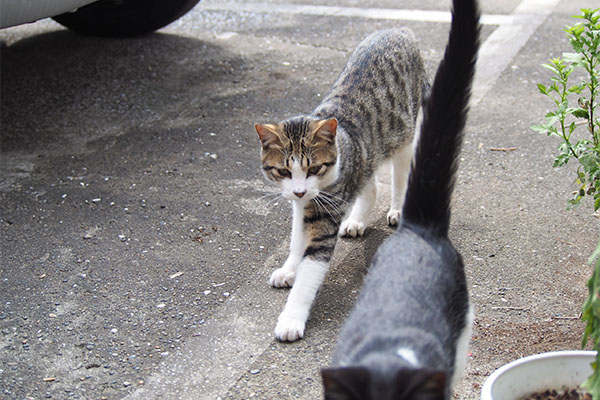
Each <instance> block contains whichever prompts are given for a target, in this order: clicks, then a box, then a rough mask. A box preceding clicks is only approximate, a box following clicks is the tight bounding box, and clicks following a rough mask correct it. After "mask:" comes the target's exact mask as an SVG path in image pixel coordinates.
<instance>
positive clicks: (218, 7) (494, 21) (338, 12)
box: [200, 1, 514, 25]
mask: <svg viewBox="0 0 600 400" xmlns="http://www.w3.org/2000/svg"><path fill="white" fill-rule="evenodd" d="M200 6H201V8H202V9H204V10H212V11H235V12H254V13H279V14H291V15H318V16H332V17H354V18H368V19H380V20H394V21H418V22H446V23H449V22H450V20H451V14H450V12H449V11H436V10H408V9H395V8H361V7H334V6H317V5H305V4H270V3H260V2H259V3H234V2H210V1H208V2H206V1H203V2H202V3H200ZM513 19H514V17H513V16H512V15H483V16H482V18H481V23H482V24H484V25H502V24H511V23H513Z"/></svg>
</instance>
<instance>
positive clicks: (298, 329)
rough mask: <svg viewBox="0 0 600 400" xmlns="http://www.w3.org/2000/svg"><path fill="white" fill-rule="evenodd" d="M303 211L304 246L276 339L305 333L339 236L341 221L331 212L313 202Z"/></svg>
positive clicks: (300, 335)
mask: <svg viewBox="0 0 600 400" xmlns="http://www.w3.org/2000/svg"><path fill="white" fill-rule="evenodd" d="M304 212H305V213H304V218H303V220H302V221H303V222H304V227H303V231H304V236H303V237H304V238H305V242H304V243H305V250H304V253H303V257H302V261H301V262H300V264H299V265H298V269H297V274H296V280H295V282H294V286H293V287H292V290H291V291H290V294H289V296H288V299H287V302H286V304H285V307H284V309H283V311H282V312H281V314H280V315H279V319H278V320H277V326H276V327H275V336H276V337H277V339H279V340H281V341H287V342H293V341H295V340H298V339H300V338H302V337H303V336H304V327H305V325H306V320H307V319H308V314H309V312H310V308H311V306H312V303H313V301H314V300H315V297H316V295H317V291H318V290H319V288H320V287H321V284H322V283H323V280H324V279H325V274H327V270H328V269H329V262H330V260H331V255H332V253H333V249H334V247H335V243H336V240H337V228H338V225H337V223H336V221H334V220H333V218H332V217H331V214H330V213H318V212H317V211H316V210H315V208H314V206H313V205H312V204H309V205H308V206H307V207H306V208H305V210H304Z"/></svg>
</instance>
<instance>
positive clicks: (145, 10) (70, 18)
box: [53, 0, 199, 37]
mask: <svg viewBox="0 0 600 400" xmlns="http://www.w3.org/2000/svg"><path fill="white" fill-rule="evenodd" d="M198 1H199V0H100V1H97V2H95V3H92V4H89V5H87V6H85V7H81V8H80V9H78V10H77V11H75V12H70V13H65V14H61V15H58V16H56V17H54V18H53V19H54V20H55V21H56V22H58V23H60V24H61V25H64V26H66V27H67V28H69V29H71V30H73V31H75V32H78V33H81V34H84V35H93V36H107V37H130V36H137V35H143V34H145V33H149V32H152V31H155V30H157V29H160V28H162V27H163V26H165V25H168V24H169V23H171V22H173V21H175V20H176V19H177V18H179V17H181V16H182V15H184V14H185V13H187V12H188V11H189V10H191V9H192V8H193V7H194V6H195V5H196V4H197V3H198Z"/></svg>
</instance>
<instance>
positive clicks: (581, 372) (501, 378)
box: [481, 351, 596, 400]
mask: <svg viewBox="0 0 600 400" xmlns="http://www.w3.org/2000/svg"><path fill="white" fill-rule="evenodd" d="M595 357H596V352H595V351H553V352H549V353H542V354H536V355H533V356H529V357H524V358H521V359H519V360H516V361H513V362H511V363H509V364H506V365H504V366H502V367H500V368H499V369H497V370H496V371H495V372H494V373H493V374H492V375H490V376H489V377H488V378H487V379H486V381H485V384H484V385H483V389H482V391H481V400H516V399H518V398H520V397H522V396H525V395H528V394H530V393H534V392H538V391H545V390H546V389H557V390H559V389H562V388H563V387H564V386H567V387H570V388H575V387H576V386H578V385H581V384H582V383H583V382H585V380H586V379H587V378H588V377H589V376H590V375H591V374H592V366H591V363H592V362H593V361H594V358H595Z"/></svg>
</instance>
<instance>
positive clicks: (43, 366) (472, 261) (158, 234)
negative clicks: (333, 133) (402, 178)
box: [0, 0, 600, 399]
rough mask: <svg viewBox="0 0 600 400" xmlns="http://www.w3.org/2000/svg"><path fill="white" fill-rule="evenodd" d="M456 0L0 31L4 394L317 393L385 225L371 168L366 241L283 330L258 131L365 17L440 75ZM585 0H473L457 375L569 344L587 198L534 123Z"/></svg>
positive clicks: (313, 1) (308, 96) (236, 4)
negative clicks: (397, 34) (470, 320)
mask: <svg viewBox="0 0 600 400" xmlns="http://www.w3.org/2000/svg"><path fill="white" fill-rule="evenodd" d="M449 3H450V2H449V1H448V0H445V1H442V2H439V1H433V0H419V1H416V0H406V1H395V0H394V1H392V0H365V1H362V2H357V1H355V0H340V1H336V2H334V3H331V2H325V1H322V0H321V1H319V0H265V1H261V2H242V1H228V2H221V1H216V0H210V1H208V0H202V1H201V2H200V3H199V4H198V6H197V7H195V8H194V9H193V10H192V11H191V12H190V13H189V14H187V15H186V16H184V17H183V18H181V19H180V20H178V21H176V22H175V23H173V24H171V25H170V26H168V27H166V28H164V29H162V30H161V31H159V32H157V33H155V34H151V35H148V36H145V37H140V38H133V39H126V40H125V39H123V40H118V39H102V38H90V37H83V36H79V35H76V34H74V33H72V32H69V31H67V30H65V29H63V28H62V27H61V26H60V25H58V24H56V23H54V22H52V21H51V20H44V21H40V22H37V23H35V24H29V25H23V26H18V27H13V28H9V29H5V30H2V31H0V43H1V48H0V63H1V64H0V83H1V92H0V104H1V115H0V132H1V134H0V167H1V174H0V235H1V236H0V251H1V253H0V257H1V258H0V399H45V398H51V399H249V398H259V399H318V398H320V397H321V396H322V395H321V382H320V375H319V370H320V368H322V367H324V366H327V365H328V363H329V359H330V355H331V351H332V348H333V346H334V344H335V340H336V334H337V332H338V331H339V328H340V326H341V324H342V323H343V320H344V317H345V316H346V315H347V314H348V313H349V312H350V310H351V307H352V304H353V302H354V300H355V298H356V295H357V293H358V291H359V290H360V285H361V282H362V279H363V277H364V274H365V273H366V271H367V268H368V264H369V261H370V258H371V256H372V254H373V253H374V251H375V250H376V249H377V246H378V245H379V244H380V243H381V241H382V240H383V239H384V238H385V237H386V236H387V235H389V234H390V233H391V230H390V229H389V228H388V227H386V226H385V212H386V210H385V205H386V204H387V197H386V192H389V184H388V182H387V181H386V180H385V176H383V177H382V179H381V182H380V185H379V186H380V189H381V190H380V193H381V194H382V195H381V197H380V199H379V200H378V207H377V212H376V213H374V214H373V216H372V222H373V223H372V225H371V227H370V228H369V229H368V230H367V232H366V234H365V236H364V237H363V238H360V239H352V240H342V241H340V243H339V245H338V247H337V249H336V252H335V256H334V260H333V263H332V268H331V270H330V272H329V274H328V276H327V278H326V282H325V284H324V286H323V287H322V289H321V290H320V292H319V295H318V298H317V300H316V303H315V305H314V307H313V310H312V313H311V317H310V319H309V322H308V325H307V330H306V336H305V338H304V339H303V340H301V341H299V342H295V343H291V344H290V343H279V342H277V341H276V340H275V338H274V335H273V329H274V327H275V322H276V319H277V316H278V314H279V312H280V311H281V309H282V307H283V304H284V303H285V300H286V296H287V293H288V291H287V290H278V289H274V288H271V287H269V286H268V277H269V275H270V273H271V271H272V270H273V269H274V268H276V267H278V266H280V264H281V263H282V262H283V261H284V260H285V257H286V251H287V241H288V237H289V232H290V223H291V212H290V210H291V208H290V206H289V205H288V204H287V203H286V202H285V201H284V200H282V199H280V198H278V197H277V195H276V194H277V192H276V191H275V190H274V189H273V188H272V187H271V186H269V185H268V184H267V183H266V181H265V180H264V178H263V177H262V174H261V171H260V163H259V143H258V139H257V137H256V133H255V132H254V130H253V125H254V123H256V122H272V121H278V120H281V119H283V118H286V117H290V116H292V115H295V114H298V113H302V112H309V111H311V110H312V109H313V108H314V107H315V106H316V105H317V104H318V103H319V101H320V99H321V98H323V96H324V95H325V94H326V93H327V90H328V88H329V87H330V85H331V83H332V82H333V80H334V79H335V78H336V76H337V74H338V73H339V72H340V71H341V69H342V67H343V66H344V64H345V62H346V59H347V57H348V56H349V54H350V53H351V52H352V50H353V49H354V48H355V46H356V45H357V44H358V43H359V42H360V41H361V40H362V39H363V38H364V37H365V36H367V35H368V34H369V33H371V32H373V31H375V30H378V29H384V28H390V27H396V26H400V25H402V26H408V27H410V28H411V29H413V30H414V32H415V34H416V36H417V37H418V38H419V41H420V47H421V50H422V52H423V56H424V59H425V61H426V66H427V69H428V71H429V72H430V73H431V74H433V73H434V71H435V68H436V66H437V63H438V62H439V60H440V58H441V56H442V52H443V49H444V46H445V43H446V39H447V33H448V29H449V23H448V22H449V12H448V11H449ZM590 3H591V2H589V1H582V0H521V1H520V0H508V1H504V0H484V1H482V9H483V19H482V22H483V24H484V25H483V30H482V48H481V53H480V60H479V65H478V68H479V69H478V74H477V77H476V82H475V87H474V95H473V101H472V109H471V113H470V116H469V121H468V125H467V136H466V142H465V145H464V148H463V154H462V158H461V166H460V173H459V179H458V184H457V188H456V192H455V198H454V203H453V204H454V205H453V210H454V213H453V217H452V227H451V237H452V240H453V241H454V243H455V244H456V246H457V247H458V248H459V250H460V251H461V253H462V254H463V257H464V259H465V262H466V264H467V275H468V278H469V286H470V289H471V294H472V297H473V302H474V304H475V307H476V321H475V329H474V336H473V340H472V342H471V346H470V349H469V355H468V356H469V363H468V366H467V371H466V377H465V379H464V381H463V382H462V383H461V384H460V385H459V387H458V388H457V391H456V394H455V398H459V399H477V398H478V396H479V390H480V387H481V385H482V383H483V381H484V379H485V377H486V376H487V375H489V374H490V373H491V372H492V371H493V370H494V369H495V368H497V367H499V366H500V365H502V364H503V363H505V362H507V361H510V360H512V359H514V358H517V357H520V356H525V355H529V354H532V353H534V352H537V351H544V350H555V349H573V348H579V346H580V337H581V333H582V331H583V325H582V324H581V322H579V321H578V319H577V317H578V314H579V310H580V307H581V304H582V301H583V299H584V298H585V295H586V288H585V282H586V280H587V278H588V275H589V267H587V266H586V260H587V257H588V255H589V254H590V253H591V251H592V249H593V248H594V247H595V244H596V243H597V240H598V238H599V236H600V221H599V219H598V216H594V215H592V212H591V208H592V207H591V205H590V204H589V203H586V204H584V207H580V208H578V209H575V210H571V211H566V199H567V198H568V197H569V196H570V192H571V191H572V190H574V185H573V178H574V176H575V175H574V172H575V165H569V166H568V167H567V168H564V169H553V168H552V163H553V157H554V153H555V152H556V147H557V146H558V143H557V142H556V141H554V140H552V139H549V138H547V137H544V136H541V135H539V134H536V133H534V132H532V131H531V130H530V129H529V126H530V125H532V124H534V123H539V122H540V121H541V120H542V118H543V115H544V114H545V113H546V112H547V111H548V110H549V109H550V108H551V104H550V103H549V102H548V100H547V99H546V98H544V97H543V96H541V95H539V94H538V93H537V89H536V83H537V82H546V81H548V80H549V78H550V77H549V74H548V72H547V71H546V70H545V69H543V68H542V67H541V66H540V65H541V64H542V63H544V62H546V61H547V60H548V59H549V58H551V57H556V56H559V55H560V54H561V53H562V52H564V51H569V50H570V48H569V45H568V42H567V40H566V39H565V37H564V32H563V30H562V29H563V27H564V26H565V25H566V24H572V23H573V22H574V20H573V19H572V18H571V16H572V15H574V14H578V13H579V8H581V7H590V6H591V4H590Z"/></svg>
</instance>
